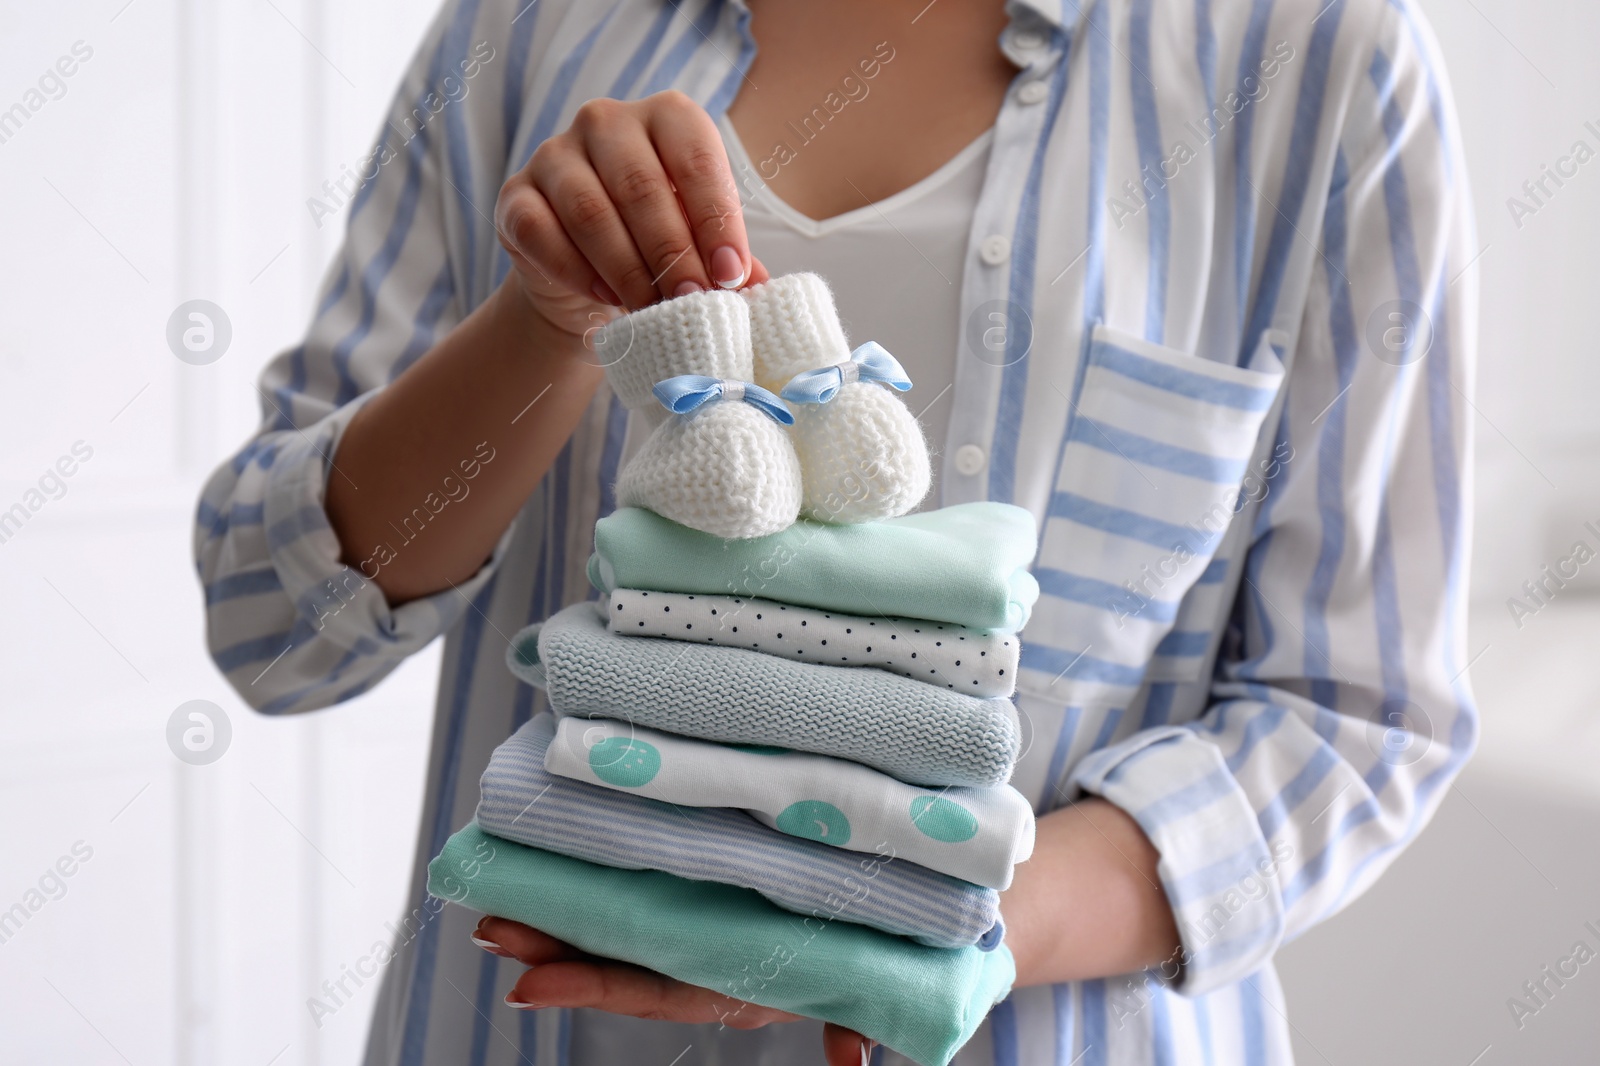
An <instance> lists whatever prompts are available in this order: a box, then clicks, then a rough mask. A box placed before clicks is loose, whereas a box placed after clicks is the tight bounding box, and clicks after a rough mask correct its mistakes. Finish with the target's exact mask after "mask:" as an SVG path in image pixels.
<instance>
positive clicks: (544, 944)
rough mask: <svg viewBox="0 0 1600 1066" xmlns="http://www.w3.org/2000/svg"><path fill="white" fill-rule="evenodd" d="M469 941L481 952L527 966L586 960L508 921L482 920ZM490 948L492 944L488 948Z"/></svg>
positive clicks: (529, 928)
mask: <svg viewBox="0 0 1600 1066" xmlns="http://www.w3.org/2000/svg"><path fill="white" fill-rule="evenodd" d="M472 942H473V943H474V944H477V945H478V946H479V947H481V948H483V949H484V950H485V951H494V949H495V948H499V949H500V950H499V951H495V954H497V955H501V956H504V957H506V958H511V959H516V960H517V961H518V962H520V963H523V964H524V965H527V966H544V965H548V964H549V963H552V962H565V961H568V960H571V959H586V958H589V957H590V956H588V955H585V954H584V953H583V952H581V951H579V950H578V949H577V948H575V947H573V946H572V945H571V944H568V943H567V942H566V941H564V940H557V939H556V938H555V937H553V936H551V935H550V934H548V933H541V932H540V931H539V930H537V929H535V928H533V927H532V926H529V925H523V924H522V923H521V922H513V921H511V920H510V919H509V918H492V917H491V918H484V919H483V920H482V921H480V922H479V923H478V928H477V929H475V930H474V931H473V933H472ZM490 945H493V946H492V947H491V946H490Z"/></svg>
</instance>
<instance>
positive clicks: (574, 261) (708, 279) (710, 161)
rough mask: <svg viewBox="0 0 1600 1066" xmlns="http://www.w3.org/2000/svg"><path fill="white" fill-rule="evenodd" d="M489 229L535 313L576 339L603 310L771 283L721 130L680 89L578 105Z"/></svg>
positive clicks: (506, 195) (512, 185) (507, 190)
mask: <svg viewBox="0 0 1600 1066" xmlns="http://www.w3.org/2000/svg"><path fill="white" fill-rule="evenodd" d="M495 229H496V230H497V231H498V232H499V234H500V243H501V244H503V245H504V246H505V248H506V251H507V252H508V253H509V254H510V256H511V260H512V262H513V264H515V266H516V268H517V273H518V275H519V276H520V278H521V280H522V283H523V285H524V286H525V288H526V291H527V293H528V295H529V297H530V299H532V301H533V303H534V306H535V307H536V308H537V309H538V310H539V312H540V313H541V314H543V315H544V316H545V318H546V319H548V320H549V321H550V322H551V324H553V325H555V326H557V327H559V328H562V329H565V330H567V331H568V332H571V333H577V334H581V333H583V332H584V331H585V330H586V329H588V328H589V327H590V326H592V325H594V323H595V321H603V319H597V318H596V314H597V313H602V314H604V313H606V312H605V307H606V305H609V306H611V307H623V308H627V309H629V310H634V309H637V308H640V307H644V306H645V305H647V304H651V303H654V302H655V301H656V300H658V299H661V298H664V297H670V296H681V295H683V294H684V293H688V292H695V291H697V290H701V289H707V288H711V287H713V286H720V287H721V288H725V289H737V288H739V287H741V286H743V285H747V284H757V283H759V282H761V281H764V280H766V277H767V274H766V270H765V269H764V268H763V267H762V266H761V264H760V263H759V262H757V261H756V260H755V258H754V257H753V256H752V255H751V254H750V245H749V241H748V239H747V238H746V236H745V231H744V218H743V213H742V211H741V208H740V204H739V194H738V189H737V187H736V186H735V185H734V180H733V171H732V169H731V168H730V167H729V165H728V156H727V153H726V152H725V151H724V150H723V147H722V137H721V135H720V134H719V133H718V132H717V126H716V123H715V122H713V121H712V120H711V116H709V115H707V114H706V112H705V111H704V110H703V109H702V108H701V107H700V105H698V104H696V103H695V102H694V101H693V100H691V99H690V98H689V97H687V96H685V95H684V94H683V93H680V92H675V91H669V92H663V93H657V94H656V95H654V96H650V97H646V98H645V99H643V100H634V101H622V100H609V99H595V100H590V101H588V102H587V103H585V104H584V105H583V106H582V107H580V108H578V112H577V114H576V116H574V118H573V120H572V125H571V126H570V127H568V128H567V130H566V131H565V132H564V133H559V134H557V135H555V136H554V137H551V138H550V139H549V140H547V141H545V142H544V143H543V144H541V145H540V146H539V147H538V148H537V149H536V150H535V151H534V153H533V156H532V158H530V159H529V160H528V165H527V166H525V167H523V168H522V171H521V172H520V173H518V174H517V175H515V176H514V177H512V178H511V180H509V181H507V182H506V184H505V186H504V187H503V188H502V189H501V190H500V198H499V202H498V203H497V204H496V206H495ZM607 317H609V315H607Z"/></svg>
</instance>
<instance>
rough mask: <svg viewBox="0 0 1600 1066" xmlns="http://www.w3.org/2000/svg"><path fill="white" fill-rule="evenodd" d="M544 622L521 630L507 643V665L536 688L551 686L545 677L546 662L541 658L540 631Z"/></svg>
mask: <svg viewBox="0 0 1600 1066" xmlns="http://www.w3.org/2000/svg"><path fill="white" fill-rule="evenodd" d="M543 628H544V623H543V622H535V623H534V624H533V625H531V626H528V627H527V628H525V629H523V630H520V631H519V632H518V633H517V635H516V636H515V637H513V638H512V640H511V643H510V644H508V645H506V666H508V667H509V668H510V669H511V672H512V673H513V674H515V675H517V677H518V678H520V679H521V680H523V681H526V682H527V683H528V684H530V685H532V686H534V687H535V688H549V687H550V686H549V682H548V680H547V679H546V678H545V673H544V662H543V661H542V660H541V659H540V658H539V633H540V631H541V630H542V629H543Z"/></svg>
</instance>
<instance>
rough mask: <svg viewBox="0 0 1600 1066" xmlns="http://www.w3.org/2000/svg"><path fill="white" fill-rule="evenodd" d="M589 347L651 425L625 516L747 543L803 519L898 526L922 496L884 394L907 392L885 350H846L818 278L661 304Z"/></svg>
mask: <svg viewBox="0 0 1600 1066" xmlns="http://www.w3.org/2000/svg"><path fill="white" fill-rule="evenodd" d="M596 350H597V352H600V353H602V361H604V362H605V363H606V374H607V376H608V378H609V379H610V382H611V387H612V389H613V390H614V391H615V392H616V394H617V396H618V397H619V398H620V399H621V400H622V403H623V405H624V406H626V407H627V408H628V409H629V410H638V411H644V412H647V414H646V417H647V418H649V419H650V420H651V421H653V422H655V423H656V424H655V427H654V429H653V431H652V432H651V434H650V436H649V438H648V439H647V440H646V441H645V443H644V445H643V447H642V448H641V449H640V450H639V452H638V454H637V455H635V456H634V457H633V459H631V460H630V461H629V462H628V463H627V465H626V466H624V467H623V469H622V472H621V474H620V475H619V476H618V478H617V502H618V503H620V504H622V505H623V506H630V507H643V508H646V509H648V510H651V511H654V512H656V513H657V514H659V515H662V516H663V517H665V518H670V519H672V520H673V521H674V522H677V523H679V524H681V525H685V526H689V527H691V528H693V529H698V530H702V531H704V532H706V533H710V534H712V535H714V536H718V537H727V538H731V539H740V538H746V537H760V536H766V535H767V534H769V533H776V532H779V531H780V530H783V529H787V528H788V527H789V526H790V525H792V524H793V523H794V521H795V519H796V518H797V517H801V516H803V517H806V518H810V519H813V520H816V521H821V522H835V523H855V522H870V521H874V520H877V519H881V518H891V517H894V516H896V515H902V514H905V513H906V512H908V511H910V510H911V509H912V508H913V507H915V506H916V505H917V504H918V503H919V502H920V501H921V500H922V498H923V496H925V495H927V492H928V484H929V463H928V447H927V443H926V442H925V441H924V439H923V436H922V430H921V428H920V427H919V426H918V425H917V421H916V419H915V418H913V417H912V415H911V412H910V411H908V410H907V409H906V407H905V405H904V404H902V403H901V402H900V400H899V398H898V397H897V396H895V394H894V391H891V390H896V391H904V390H906V389H909V388H910V387H911V382H910V381H909V380H907V379H906V377H905V372H904V371H903V370H902V369H901V367H900V365H899V363H897V362H896V361H895V360H894V357H893V356H891V355H889V353H888V352H886V351H884V350H883V349H882V348H881V347H879V346H878V345H876V344H872V343H868V344H863V345H861V346H860V347H859V348H857V349H856V350H855V351H854V352H852V351H851V349H850V345H849V342H848V341H847V340H846V339H845V333H844V327H843V326H842V325H841V324H840V322H839V314H838V312H837V311H836V310H835V308H834V305H833V294H832V293H831V292H829V291H828V286H827V284H826V283H825V282H824V281H823V280H822V279H821V278H820V277H818V276H817V275H815V274H789V275H786V276H784V277H780V278H774V279H773V280H771V281H768V282H766V283H765V284H762V285H757V286H755V287H753V288H750V289H746V290H744V291H742V292H726V291H708V292H699V293H694V294H692V295H689V296H680V297H677V298H676V299H672V300H667V301H664V302H662V303H658V304H654V305H652V306H650V307H647V308H645V309H643V310H641V311H636V312H634V313H633V314H630V315H627V316H625V317H623V318H619V319H617V320H615V321H613V322H612V323H610V324H609V325H607V326H606V328H605V331H604V333H603V335H602V336H601V337H600V338H598V343H597V345H596ZM779 393H781V398H780V396H779V395H777V394H779Z"/></svg>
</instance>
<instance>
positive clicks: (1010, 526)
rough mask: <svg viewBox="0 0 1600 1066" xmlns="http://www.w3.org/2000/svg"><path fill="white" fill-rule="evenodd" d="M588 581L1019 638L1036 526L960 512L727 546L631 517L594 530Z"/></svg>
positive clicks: (1019, 512)
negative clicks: (752, 598)
mask: <svg viewBox="0 0 1600 1066" xmlns="http://www.w3.org/2000/svg"><path fill="white" fill-rule="evenodd" d="M594 545H595V553H594V555H593V556H591V557H590V559H589V581H590V582H591V583H592V584H593V585H594V586H595V587H596V588H598V589H599V590H600V591H602V592H610V591H611V590H612V589H615V588H627V589H653V590H660V591H662V592H693V593H701V592H704V593H707V594H711V593H722V594H727V595H733V596H759V597H762V598H763V599H768V600H777V601H778V602H780V603H793V604H801V605H803V606H806V607H817V608H821V609H822V610H824V611H846V612H849V613H850V614H861V615H872V616H875V617H882V616H884V615H899V616H901V617H905V618H921V619H926V620H928V621H933V622H954V623H955V624H957V625H963V626H970V627H972V628H973V629H993V630H1007V631H1011V632H1016V631H1018V630H1020V629H1021V628H1022V627H1023V625H1024V624H1026V623H1027V621H1028V614H1029V612H1031V611H1032V610H1033V604H1034V601H1035V600H1037V599H1038V598H1039V583H1038V582H1037V581H1035V580H1034V579H1033V575H1032V574H1030V573H1029V572H1028V566H1029V564H1030V563H1032V562H1033V556H1034V551H1035V550H1036V548H1037V546H1038V534H1037V531H1036V530H1035V528H1034V523H1033V515H1032V514H1030V513H1029V512H1027V511H1025V510H1023V509H1022V508H1021V507H1014V506H1012V505H1011V504H1008V503H963V504H959V505H957V506H955V507H943V508H940V509H938V510H936V511H921V512H919V513H917V514H909V515H906V516H904V517H903V518H890V519H887V520H885V521H882V522H866V523H863V524H861V525H854V526H834V525H826V524H823V523H820V522H808V521H804V520H802V521H799V522H796V523H795V524H794V525H792V526H790V527H789V528H788V529H785V530H784V531H783V532H781V533H774V534H772V535H771V536H766V537H754V538H751V539H749V540H724V539H722V538H721V537H713V536H712V535H710V534H709V533H701V532H700V531H698V530H694V529H689V528H688V527H686V526H680V525H678V524H677V523H676V522H671V521H668V520H667V519H665V518H662V517H661V516H660V515H658V514H654V513H653V512H650V511H646V510H642V509H641V508H637V507H623V508H620V509H618V510H617V511H614V512H612V513H611V514H610V515H608V516H606V517H605V518H602V519H600V521H599V522H598V523H596V525H595V527H594Z"/></svg>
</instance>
